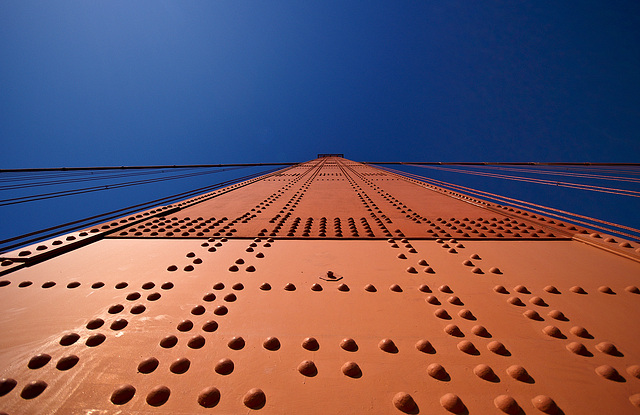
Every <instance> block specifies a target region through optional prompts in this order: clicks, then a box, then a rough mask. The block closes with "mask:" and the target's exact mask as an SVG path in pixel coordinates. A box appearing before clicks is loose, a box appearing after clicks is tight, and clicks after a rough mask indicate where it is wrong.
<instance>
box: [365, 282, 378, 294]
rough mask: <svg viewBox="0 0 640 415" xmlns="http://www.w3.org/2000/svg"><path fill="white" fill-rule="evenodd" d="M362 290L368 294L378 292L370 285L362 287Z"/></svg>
mask: <svg viewBox="0 0 640 415" xmlns="http://www.w3.org/2000/svg"><path fill="white" fill-rule="evenodd" d="M364 290H365V291H368V292H370V293H373V292H376V291H378V290H376V287H374V286H373V285H371V284H367V285H366V286H365V287H364Z"/></svg>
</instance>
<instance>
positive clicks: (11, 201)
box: [0, 167, 244, 206]
mask: <svg viewBox="0 0 640 415" xmlns="http://www.w3.org/2000/svg"><path fill="white" fill-rule="evenodd" d="M242 168H244V167H236V168H232V169H223V170H215V171H205V172H195V173H186V174H182V175H178V176H172V177H162V178H155V179H146V180H138V181H134V182H124V183H116V184H111V185H104V186H93V187H86V188H81V189H74V190H64V191H60V192H51V193H41V194H38V195H32V196H23V197H15V198H11V199H3V200H0V206H8V205H15V204H20V203H27V202H33V201H36V200H46V199H55V198H58V197H64V196H72V195H78V194H83V193H91V192H98V191H103V190H111V189H119V188H122V187H129V186H139V185H141V184H149V183H157V182H163V181H167V180H176V179H183V178H185V177H193V176H201V175H204V174H214V173H221V172H224V171H229V170H236V169H242Z"/></svg>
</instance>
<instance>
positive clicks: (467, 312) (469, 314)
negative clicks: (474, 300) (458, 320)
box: [458, 308, 476, 320]
mask: <svg viewBox="0 0 640 415" xmlns="http://www.w3.org/2000/svg"><path fill="white" fill-rule="evenodd" d="M458 316H460V317H462V318H464V319H467V320H475V319H476V317H475V316H474V315H473V313H472V312H471V310H467V309H466V308H463V309H462V310H460V311H458Z"/></svg>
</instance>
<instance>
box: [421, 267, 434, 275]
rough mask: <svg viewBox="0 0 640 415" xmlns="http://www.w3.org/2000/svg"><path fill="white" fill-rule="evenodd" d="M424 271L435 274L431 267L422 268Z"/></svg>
mask: <svg viewBox="0 0 640 415" xmlns="http://www.w3.org/2000/svg"><path fill="white" fill-rule="evenodd" d="M424 272H426V273H427V274H435V273H436V272H435V271H434V270H433V268H431V267H426V268H425V269H424Z"/></svg>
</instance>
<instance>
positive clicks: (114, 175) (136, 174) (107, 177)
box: [0, 169, 228, 191]
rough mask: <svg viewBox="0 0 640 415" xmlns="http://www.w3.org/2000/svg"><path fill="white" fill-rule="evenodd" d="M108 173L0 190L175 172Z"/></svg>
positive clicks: (13, 186)
mask: <svg viewBox="0 0 640 415" xmlns="http://www.w3.org/2000/svg"><path fill="white" fill-rule="evenodd" d="M226 170H228V169H223V170H221V171H226ZM108 173H110V174H109V175H100V176H93V177H91V176H90V177H84V178H70V179H61V180H49V181H44V182H37V183H20V184H11V185H5V186H0V191H2V190H15V189H26V188H30V187H41V186H56V185H60V184H69V183H81V182H89V181H96V180H111V179H119V178H123V177H133V176H146V175H150V174H163V173H171V174H175V172H167V171H165V170H161V171H143V172H133V173H119V172H118V173H119V174H113V173H114V172H108ZM22 180H23V181H25V180H29V178H23V179H22Z"/></svg>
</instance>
